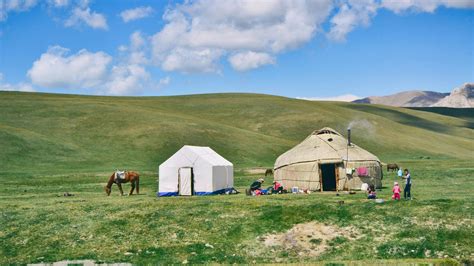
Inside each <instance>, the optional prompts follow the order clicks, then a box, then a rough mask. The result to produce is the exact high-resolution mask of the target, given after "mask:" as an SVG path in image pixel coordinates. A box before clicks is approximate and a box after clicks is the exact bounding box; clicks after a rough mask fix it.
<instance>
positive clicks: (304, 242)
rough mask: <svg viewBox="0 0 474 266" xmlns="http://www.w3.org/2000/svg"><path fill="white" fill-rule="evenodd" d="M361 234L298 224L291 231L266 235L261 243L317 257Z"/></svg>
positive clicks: (261, 238) (329, 227) (332, 226)
mask: <svg viewBox="0 0 474 266" xmlns="http://www.w3.org/2000/svg"><path fill="white" fill-rule="evenodd" d="M358 237H359V233H358V232H357V230H356V229H355V228H353V227H344V228H341V227H337V226H334V225H325V224H322V223H317V222H309V223H303V224H297V225H295V226H294V227H293V228H291V229H290V230H288V231H286V232H284V233H279V234H270V235H265V236H262V237H260V238H259V240H260V241H261V242H263V244H264V245H265V246H266V247H267V248H272V249H283V250H285V251H288V252H296V253H297V254H298V255H299V256H308V257H315V256H319V255H320V254H321V253H323V252H324V251H326V250H327V249H328V248H329V247H330V246H332V245H335V244H336V245H337V244H341V243H343V242H346V241H350V240H354V239H357V238H358Z"/></svg>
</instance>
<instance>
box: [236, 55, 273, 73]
mask: <svg viewBox="0 0 474 266" xmlns="http://www.w3.org/2000/svg"><path fill="white" fill-rule="evenodd" d="M229 62H230V64H231V66H232V67H233V68H234V69H235V70H237V71H247V70H250V69H254V68H258V67H261V66H263V65H269V64H275V58H274V57H272V56H271V55H269V54H267V53H255V52H252V51H248V52H244V53H237V54H234V55H232V56H230V57H229Z"/></svg>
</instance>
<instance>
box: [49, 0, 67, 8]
mask: <svg viewBox="0 0 474 266" xmlns="http://www.w3.org/2000/svg"><path fill="white" fill-rule="evenodd" d="M48 2H49V4H50V5H52V6H54V7H66V6H68V5H69V0H49V1H48Z"/></svg>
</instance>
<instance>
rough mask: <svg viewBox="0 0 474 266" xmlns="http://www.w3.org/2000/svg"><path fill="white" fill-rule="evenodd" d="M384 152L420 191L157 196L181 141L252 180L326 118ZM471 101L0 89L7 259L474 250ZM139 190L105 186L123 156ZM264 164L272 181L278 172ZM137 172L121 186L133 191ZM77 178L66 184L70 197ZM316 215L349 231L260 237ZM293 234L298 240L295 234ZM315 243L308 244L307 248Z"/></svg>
mask: <svg viewBox="0 0 474 266" xmlns="http://www.w3.org/2000/svg"><path fill="white" fill-rule="evenodd" d="M349 125H351V127H352V129H353V130H352V132H353V136H352V139H353V142H354V143H356V144H358V145H359V146H361V147H363V148H365V149H367V150H369V151H370V152H372V153H374V154H376V155H377V156H378V157H379V158H380V159H381V160H382V161H383V162H385V163H392V162H396V163H398V164H399V165H401V166H402V167H403V168H409V169H410V170H411V172H412V176H413V183H414V184H413V187H412V193H413V196H414V199H413V200H411V201H403V200H402V201H391V200H390V197H391V187H392V185H393V182H394V181H399V182H401V180H398V178H397V177H396V175H395V173H392V172H390V173H387V172H385V173H384V180H383V189H382V190H381V191H379V192H378V197H379V198H383V199H385V202H384V203H382V204H377V203H375V202H373V201H369V200H367V199H366V197H365V194H364V193H361V192H357V193H356V194H354V195H350V194H346V193H343V192H341V193H339V194H336V193H335V192H334V193H329V192H328V193H319V192H317V193H312V194H309V195H306V194H286V195H268V196H262V197H248V196H245V195H244V193H241V194H237V195H225V196H224V195H222V196H204V197H172V198H157V197H156V195H155V193H156V191H157V169H158V165H159V164H160V163H162V162H163V161H164V160H166V159H167V158H168V157H169V156H171V155H172V154H173V153H174V152H176V151H177V150H178V149H179V148H181V147H182V146H183V145H185V144H188V145H200V146H210V147H211V148H213V149H214V150H215V151H217V152H218V153H220V154H221V155H222V156H224V157H225V158H227V159H228V160H230V161H231V162H233V164H234V170H235V179H234V183H235V187H236V189H237V190H239V191H241V192H243V191H244V190H245V188H246V187H247V186H248V185H249V184H250V183H251V182H252V181H253V180H255V179H256V178H259V177H261V175H254V174H250V173H249V171H247V170H248V169H251V168H255V167H263V168H271V167H272V166H273V163H274V161H275V159H276V158H277V157H278V155H280V154H281V153H283V152H284V151H286V150H288V149H289V148H291V147H293V146H294V145H296V144H297V143H299V142H300V141H302V140H303V139H304V138H305V137H306V136H307V135H309V134H310V133H311V132H312V131H313V130H316V129H320V128H322V127H325V126H329V127H332V128H334V129H335V130H337V131H339V132H340V133H343V134H345V130H346V128H347V127H348V126H349ZM473 161H474V110H473V109H462V110H456V109H448V108H435V109H430V108H428V109H407V108H395V107H386V106H378V105H365V104H351V103H335V102H310V101H303V100H296V99H289V98H284V97H276V96H269V95H259V94H209V95H191V96H174V97H97V96H75V95H56V94H40V93H14V92H0V167H1V170H0V183H1V184H2V186H1V188H0V223H1V225H2V226H1V227H0V264H2V265H4V264H27V263H39V262H55V261H61V260H77V259H91V260H94V261H96V262H104V263H105V262H106V263H113V262H117V263H118V262H129V263H134V264H156V263H162V264H181V263H189V264H208V263H225V264H231V263H239V264H248V263H319V264H323V265H339V264H348V265H351V264H352V265H354V264H355V265H357V264H381V263H383V264H387V265H399V264H421V265H426V264H439V265H458V264H462V263H465V264H469V263H471V264H472V263H474V251H473V250H474V228H473V214H474V210H473V208H474V197H473V196H472V195H473V193H472V191H473V189H474V182H473V177H474V163H473ZM117 168H118V169H128V170H134V171H137V172H139V173H140V174H141V180H140V192H141V194H140V195H135V196H130V197H128V196H124V197H121V196H119V194H118V190H117V188H116V187H113V190H112V195H111V196H110V197H107V196H106V195H105V193H104V190H103V186H104V185H105V183H106V181H107V178H108V176H110V175H111V174H112V172H113V171H114V170H115V169H117ZM270 181H271V178H268V179H267V180H266V184H268V185H270V183H271V182H270ZM128 189H129V185H128V184H125V185H124V190H125V191H127V190H128ZM65 192H69V193H72V194H74V196H72V197H64V196H63V194H64V193H65ZM310 222H314V223H317V224H321V225H325V226H330V227H331V228H335V229H341V230H342V229H344V228H350V229H351V230H352V232H353V234H351V235H340V236H337V237H334V238H330V239H328V240H321V239H319V238H311V237H310V236H308V241H307V242H308V243H309V244H308V245H309V248H310V249H318V248H319V249H320V248H321V247H322V245H324V246H325V247H324V250H323V252H321V253H320V254H319V255H318V256H308V254H304V253H302V252H301V250H299V249H298V247H297V246H295V247H293V248H292V247H291V246H290V247H288V246H286V247H282V246H268V245H266V244H265V243H266V242H265V241H264V240H265V237H267V236H269V235H278V234H282V233H285V232H288V230H291V229H292V228H294V227H295V225H301V224H305V223H310ZM288 241H290V242H291V241H292V239H289V240H288ZM312 245H314V246H312Z"/></svg>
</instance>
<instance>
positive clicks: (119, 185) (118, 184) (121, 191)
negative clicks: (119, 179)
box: [117, 183, 123, 196]
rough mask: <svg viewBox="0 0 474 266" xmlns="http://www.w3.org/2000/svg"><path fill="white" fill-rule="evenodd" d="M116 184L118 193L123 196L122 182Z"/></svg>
mask: <svg viewBox="0 0 474 266" xmlns="http://www.w3.org/2000/svg"><path fill="white" fill-rule="evenodd" d="M117 186H118V188H119V190H120V195H122V196H123V189H122V184H120V183H117Z"/></svg>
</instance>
